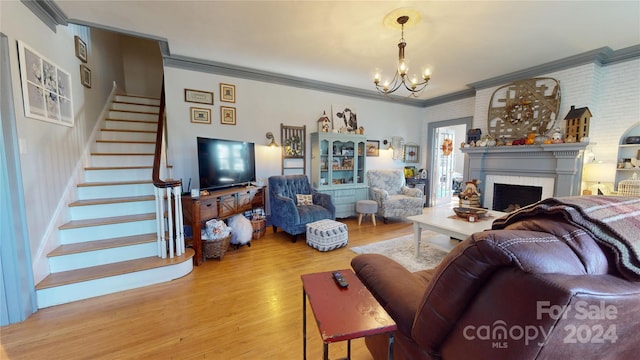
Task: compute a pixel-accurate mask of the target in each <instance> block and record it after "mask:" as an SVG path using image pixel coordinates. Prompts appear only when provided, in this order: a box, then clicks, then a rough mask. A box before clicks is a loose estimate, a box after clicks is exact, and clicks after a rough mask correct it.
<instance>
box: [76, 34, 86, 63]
mask: <svg viewBox="0 0 640 360" xmlns="http://www.w3.org/2000/svg"><path fill="white" fill-rule="evenodd" d="M74 39H75V44H76V57H77V58H78V59H80V60H82V62H84V63H86V62H87V44H86V43H85V42H84V41H82V39H81V38H80V36H78V35H76V36H75V37H74Z"/></svg>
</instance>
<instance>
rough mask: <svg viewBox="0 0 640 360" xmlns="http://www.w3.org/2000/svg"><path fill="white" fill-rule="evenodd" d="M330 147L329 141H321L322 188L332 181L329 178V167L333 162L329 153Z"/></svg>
mask: <svg viewBox="0 0 640 360" xmlns="http://www.w3.org/2000/svg"><path fill="white" fill-rule="evenodd" d="M330 145H331V143H330V142H329V140H326V139H324V140H320V179H319V181H320V186H326V185H328V184H329V183H330V181H331V177H330V176H329V175H330V173H329V166H330V162H331V154H330V153H329V147H330Z"/></svg>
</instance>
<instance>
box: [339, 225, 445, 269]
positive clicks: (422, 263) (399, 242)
mask: <svg viewBox="0 0 640 360" xmlns="http://www.w3.org/2000/svg"><path fill="white" fill-rule="evenodd" d="M430 241H433V242H441V243H442V242H445V243H446V242H448V241H449V237H448V236H446V235H442V234H436V233H434V232H431V231H423V232H422V238H421V241H420V258H419V259H416V258H415V256H414V253H415V245H414V244H415V242H414V241H413V234H409V235H404V236H400V237H397V238H393V239H389V240H384V241H379V242H376V243H373V244H369V245H364V246H356V247H352V248H351V251H353V252H355V253H357V254H381V255H384V256H386V257H389V258H391V259H393V260H395V261H397V262H398V263H400V264H401V265H402V266H404V267H405V268H406V269H407V270H409V271H411V272H414V271H419V270H424V269H431V268H434V267H436V266H437V265H438V264H439V263H440V261H441V260H442V259H443V258H444V257H445V256H446V255H447V252H446V251H443V250H441V249H439V248H437V247H436V246H434V245H433V244H429V242H430Z"/></svg>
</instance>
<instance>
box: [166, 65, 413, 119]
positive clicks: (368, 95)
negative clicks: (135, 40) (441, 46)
mask: <svg viewBox="0 0 640 360" xmlns="http://www.w3.org/2000/svg"><path fill="white" fill-rule="evenodd" d="M164 64H165V66H168V67H173V68H178V69H183V70H190V71H197V72H204V73H210V74H217V75H224V76H232V77H237V78H242V79H248V80H254V81H262V82H267V83H270V84H277V85H284V86H292V87H297V88H303V89H310V90H318V91H324V92H330V93H334V94H341V95H348V96H355V97H360V98H365V99H372V100H377V101H387V102H393V103H400V104H404V105H410V106H416V107H424V105H423V103H424V100H420V99H412V98H405V97H401V96H397V95H391V96H389V95H381V94H380V93H378V92H377V91H373V90H363V89H358V88H354V87H349V86H343V85H336V84H332V83H328V82H323V81H317V80H311V79H307V78H301V77H297V76H289V75H284V74H279V73H274V72H269V71H263V70H258V69H253V68H248V67H243V66H237V65H231V64H227V63H221V62H217V61H211V60H203V59H198V58H192V57H187V56H182V55H171V56H166V57H165V58H164Z"/></svg>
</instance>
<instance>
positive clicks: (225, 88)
mask: <svg viewBox="0 0 640 360" xmlns="http://www.w3.org/2000/svg"><path fill="white" fill-rule="evenodd" d="M220 101H224V102H230V103H234V102H236V86H235V85H231V84H223V83H220Z"/></svg>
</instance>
